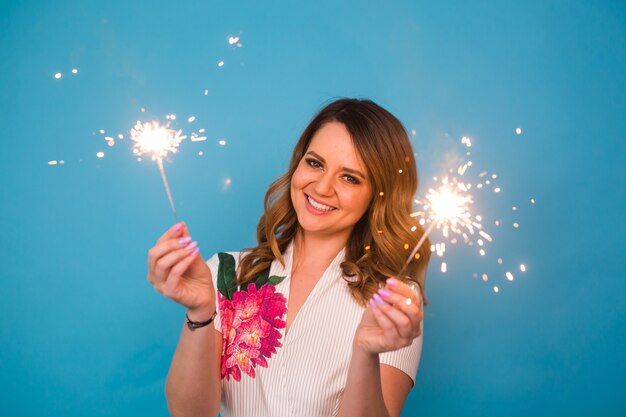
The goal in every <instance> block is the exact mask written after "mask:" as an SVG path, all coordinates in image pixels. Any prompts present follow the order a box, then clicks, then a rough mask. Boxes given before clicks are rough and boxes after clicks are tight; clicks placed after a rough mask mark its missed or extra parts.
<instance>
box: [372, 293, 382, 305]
mask: <svg viewBox="0 0 626 417" xmlns="http://www.w3.org/2000/svg"><path fill="white" fill-rule="evenodd" d="M374 300H376V302H377V303H378V305H381V304H382V303H384V301H383V299H382V298H380V295H378V294H376V293H375V294H374Z"/></svg>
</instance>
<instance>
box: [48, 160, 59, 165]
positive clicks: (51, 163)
mask: <svg viewBox="0 0 626 417" xmlns="http://www.w3.org/2000/svg"><path fill="white" fill-rule="evenodd" d="M56 164H57V161H48V165H56Z"/></svg>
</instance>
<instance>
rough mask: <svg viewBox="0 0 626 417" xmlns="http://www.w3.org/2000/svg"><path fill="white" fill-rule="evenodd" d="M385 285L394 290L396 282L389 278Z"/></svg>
mask: <svg viewBox="0 0 626 417" xmlns="http://www.w3.org/2000/svg"><path fill="white" fill-rule="evenodd" d="M387 285H389V286H390V287H391V288H395V287H397V286H398V280H397V279H395V278H389V279H387Z"/></svg>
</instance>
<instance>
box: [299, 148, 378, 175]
mask: <svg viewBox="0 0 626 417" xmlns="http://www.w3.org/2000/svg"><path fill="white" fill-rule="evenodd" d="M306 155H313V156H314V157H316V158H317V159H319V160H320V162H322V163H324V164H325V163H326V160H325V159H324V158H323V157H322V155H320V154H318V153H317V152H315V151H308V152H307V153H306ZM341 169H342V170H343V171H345V172H349V173H350V174H354V175H357V176H359V177H361V178H363V179H364V180H365V179H367V177H366V176H365V174H363V173H362V172H361V171H359V170H357V169H353V168H348V167H341Z"/></svg>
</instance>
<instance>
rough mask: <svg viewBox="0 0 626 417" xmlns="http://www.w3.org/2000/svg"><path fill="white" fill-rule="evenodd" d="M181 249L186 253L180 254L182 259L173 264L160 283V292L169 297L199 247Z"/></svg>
mask: <svg viewBox="0 0 626 417" xmlns="http://www.w3.org/2000/svg"><path fill="white" fill-rule="evenodd" d="M183 251H186V253H185V254H183V255H182V259H180V258H179V260H178V261H177V262H176V263H175V264H174V266H173V267H172V269H171V270H170V273H169V275H168V276H167V279H166V280H165V282H164V283H163V284H162V285H161V292H162V293H163V295H165V296H166V297H170V296H172V295H173V294H174V293H175V291H176V289H177V288H178V285H179V283H180V280H181V278H182V276H183V273H184V272H185V271H186V270H187V269H188V268H189V267H190V266H191V264H192V263H193V262H194V261H195V260H196V258H197V257H198V253H199V249H198V248H197V247H194V248H193V249H191V250H188V249H183Z"/></svg>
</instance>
